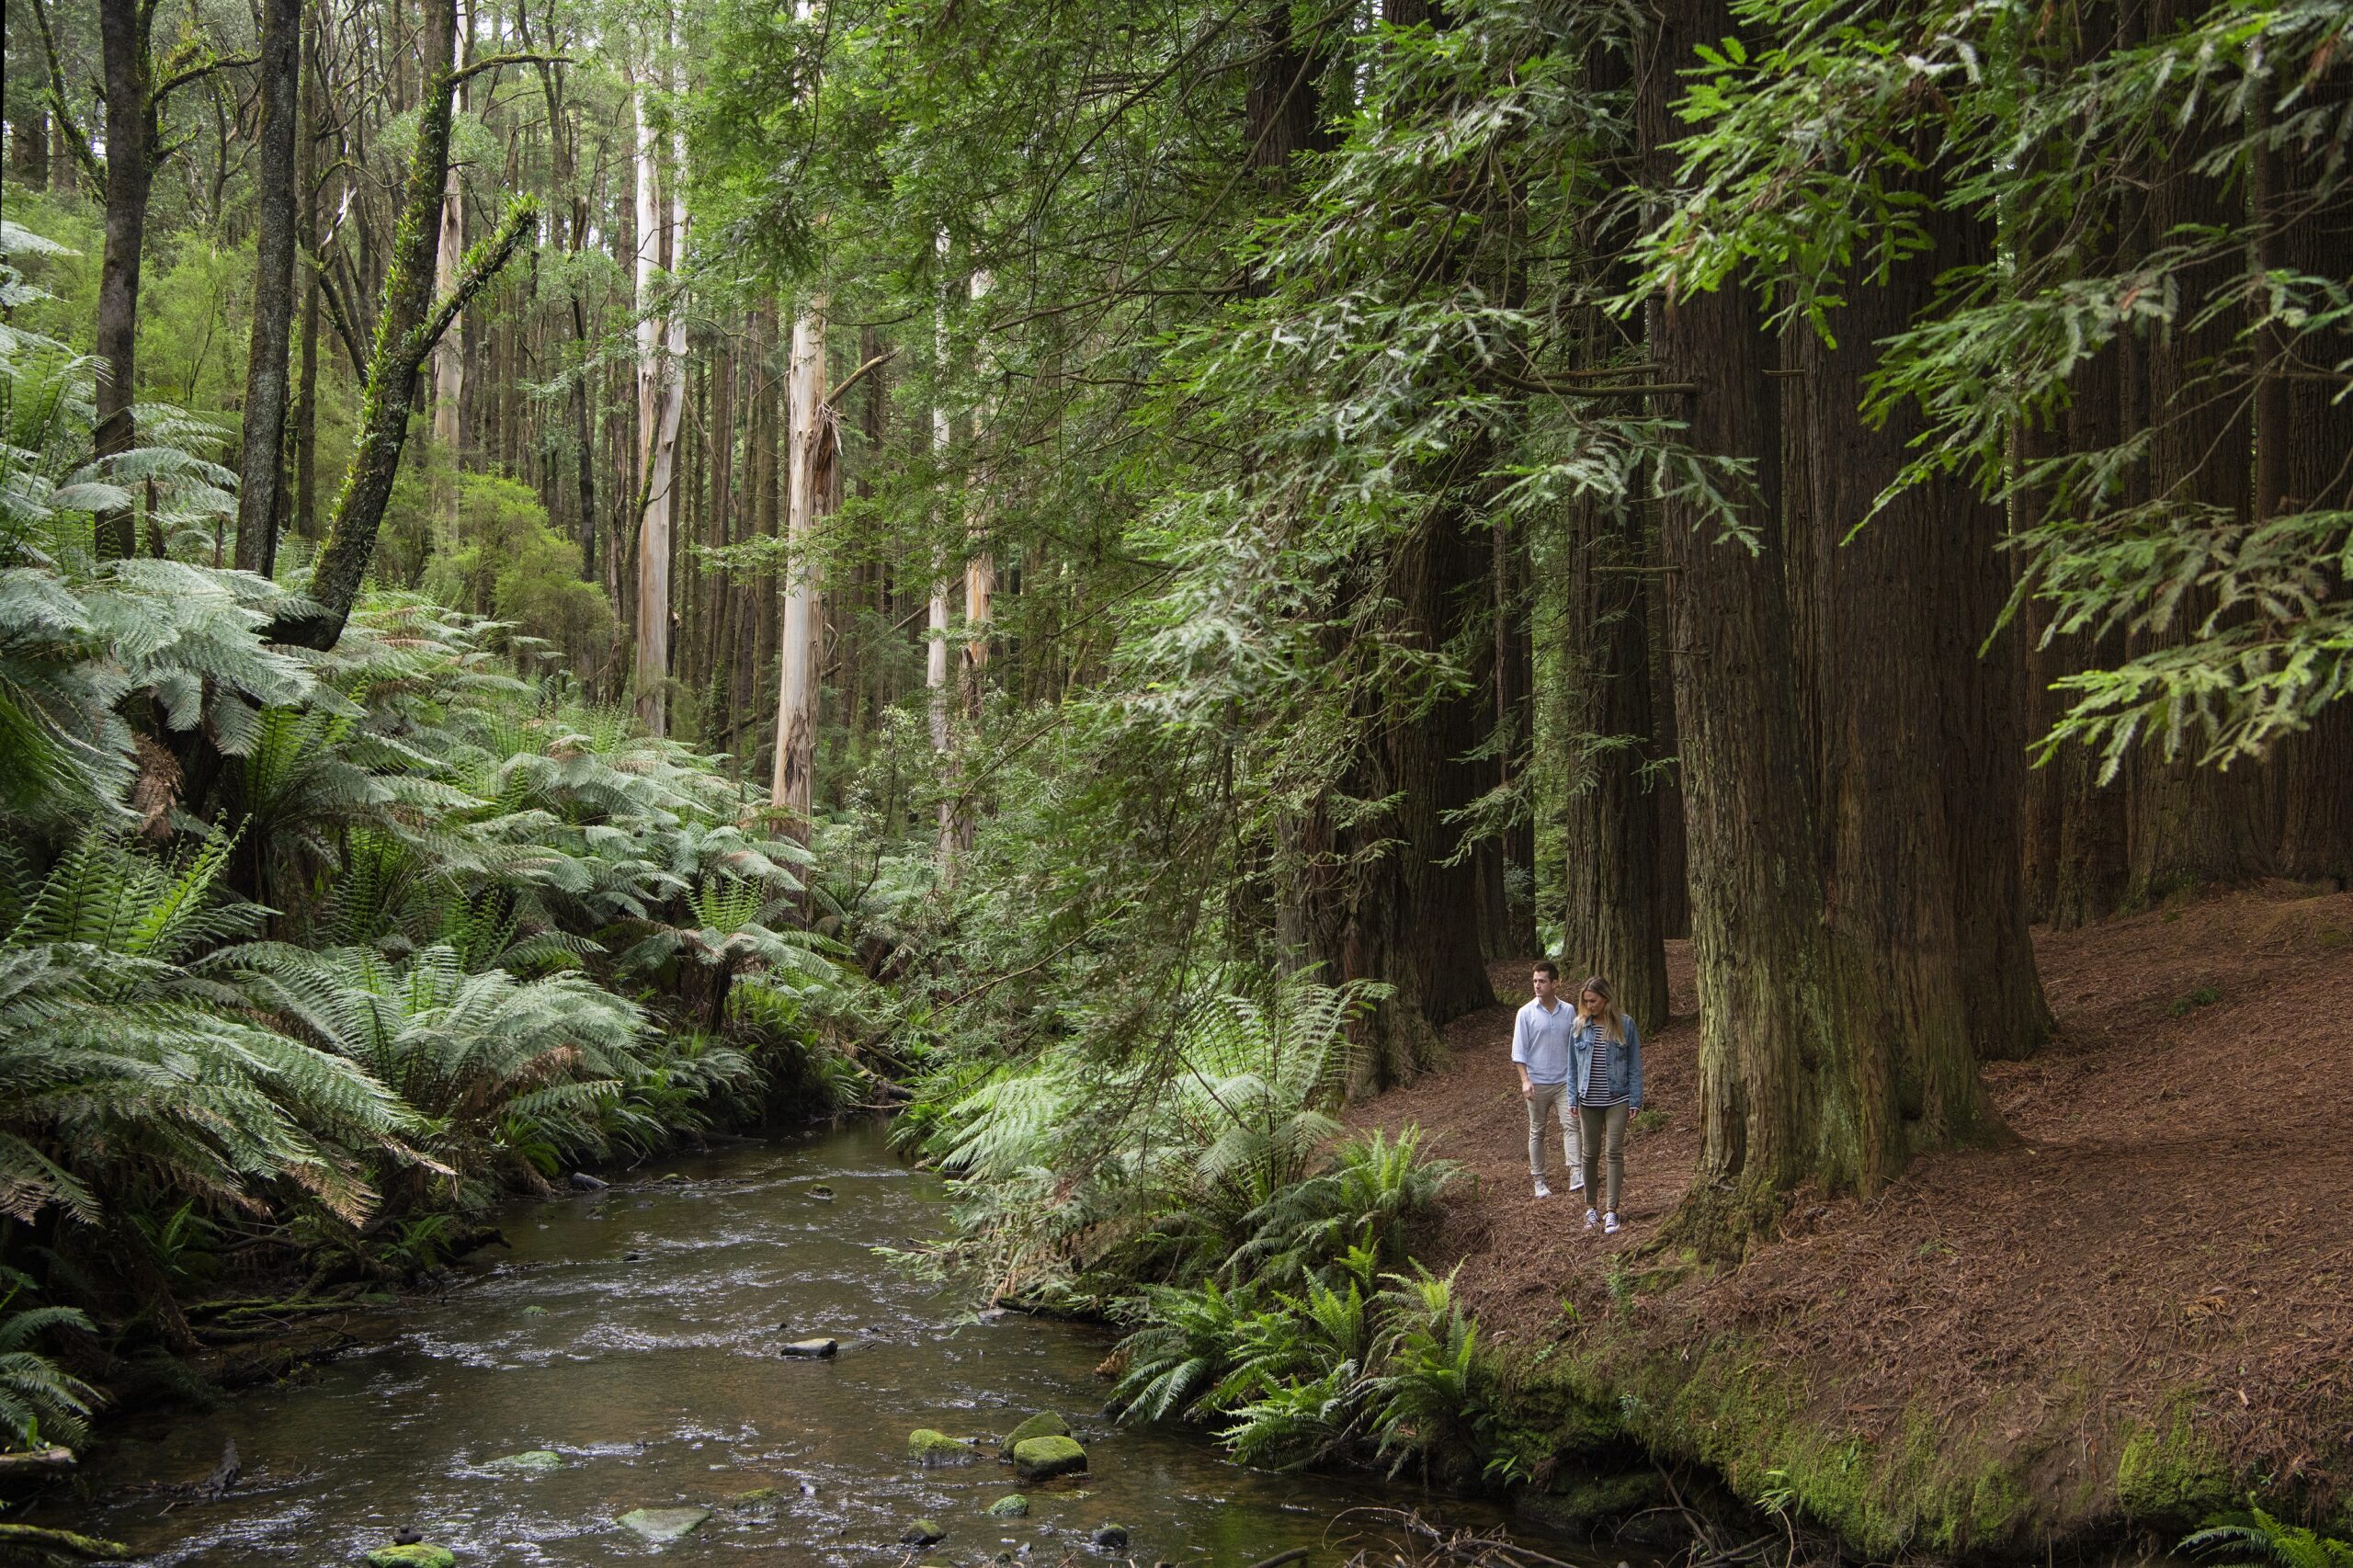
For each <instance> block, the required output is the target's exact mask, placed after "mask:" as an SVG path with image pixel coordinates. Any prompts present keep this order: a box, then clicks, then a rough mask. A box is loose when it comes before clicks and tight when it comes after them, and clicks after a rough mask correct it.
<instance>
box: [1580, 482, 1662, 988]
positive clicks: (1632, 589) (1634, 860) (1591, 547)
mask: <svg viewBox="0 0 2353 1568" xmlns="http://www.w3.org/2000/svg"><path fill="white" fill-rule="evenodd" d="M1571 517H1572V519H1573V534H1572V538H1571V541H1570V546H1569V551H1570V556H1569V569H1568V583H1569V602H1568V614H1567V617H1566V622H1567V634H1568V643H1569V645H1568V647H1567V648H1566V649H1565V650H1563V653H1564V657H1563V666H1564V669H1565V671H1566V673H1567V676H1568V679H1569V681H1570V682H1571V688H1570V694H1569V697H1570V703H1571V711H1572V712H1573V713H1574V714H1575V715H1576V720H1575V722H1574V724H1573V726H1572V728H1573V730H1574V732H1576V733H1574V735H1573V737H1572V739H1571V741H1570V744H1571V746H1572V747H1573V748H1574V754H1575V755H1574V762H1575V767H1574V774H1573V776H1572V778H1571V781H1570V785H1569V802H1568V823H1567V839H1568V858H1567V863H1566V865H1565V867H1564V868H1563V881H1564V883H1565V887H1566V893H1567V898H1566V904H1565V909H1564V916H1565V918H1564V920H1563V931H1562V938H1561V956H1562V959H1563V961H1564V962H1566V964H1567V965H1568V967H1569V968H1570V969H1571V970H1574V971H1578V974H1573V975H1566V976H1563V983H1565V984H1567V985H1570V986H1574V985H1575V984H1576V983H1577V980H1578V978H1579V977H1580V976H1581V975H1582V974H1583V973H1586V972H1591V973H1596V974H1599V975H1602V976H1603V977H1605V978H1606V979H1608V981H1609V982H1610V983H1612V984H1614V985H1615V986H1616V987H1617V988H1618V1005H1619V1007H1620V1010H1621V1011H1624V1012H1628V1013H1631V1014H1632V1015H1633V1016H1634V1021H1635V1023H1636V1024H1638V1025H1639V1026H1640V1027H1641V1028H1643V1029H1645V1030H1655V1029H1656V1028H1659V1027H1660V1026H1661V1025H1663V1024H1665V1022H1666V946H1665V932H1664V929H1663V926H1662V922H1661V919H1660V912H1659V899H1658V873H1659V864H1658V796H1657V794H1656V792H1655V791H1654V790H1653V789H1652V788H1651V782H1650V778H1649V777H1648V769H1649V765H1650V763H1651V762H1652V760H1653V756H1654V734H1653V725H1652V722H1651V669H1650V629H1649V627H1648V625H1647V623H1646V621H1645V619H1644V614H1643V609H1644V604H1643V600H1644V595H1643V575H1642V572H1641V564H1642V561H1643V537H1642V523H1641V513H1640V510H1639V509H1638V508H1637V507H1636V506H1632V505H1618V506H1610V505H1607V504H1605V503H1603V502H1602V501H1599V500H1597V499H1592V500H1580V501H1578V502H1577V503H1576V504H1575V505H1574V507H1573V508H1572V511H1571Z"/></svg>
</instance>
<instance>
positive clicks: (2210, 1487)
mask: <svg viewBox="0 0 2353 1568" xmlns="http://www.w3.org/2000/svg"><path fill="white" fill-rule="evenodd" d="M2237 1500H2238V1498H2237V1494H2236V1493H2235V1491H2234V1489H2233V1488H2232V1485H2231V1472H2230V1467H2229V1465H2228V1464H2227V1463H2226V1462H2225V1461H2224V1460H2223V1458H2222V1449H2220V1448H2218V1447H2217V1446H2216V1445H2215V1443H2214V1441H2213V1439H2212V1438H2211V1437H2207V1436H2206V1435H2205V1434H2204V1433H2202V1432H2200V1431H2199V1430H2198V1428H2197V1426H2195V1425H2194V1424H2192V1422H2191V1421H2190V1418H2189V1415H2188V1413H2187V1412H2177V1413H2176V1414H2175V1415H2174V1417H2173V1419H2172V1420H2171V1421H2170V1422H2169V1423H2167V1425H2166V1426H2165V1428H2164V1429H2163V1430H2159V1429H2158V1428H2157V1427H2154V1426H2139V1427H2136V1428H2134V1430H2133V1432H2132V1435H2131V1437H2127V1438H2126V1439H2125V1440H2124V1452H2123V1453H2122V1455H2121V1456H2120V1457H2119V1459H2118V1460H2117V1462H2116V1502H2117V1506H2118V1507H2119V1508H2120V1509H2121V1510H2122V1511H2123V1514H2124V1517H2126V1518H2128V1519H2130V1520H2131V1521H2132V1522H2133V1523H2134V1524H2138V1525H2154V1526H2159V1527H2163V1528H2172V1529H2188V1528H2192V1527H2193V1526H2195V1525H2197V1524H2198V1523H2200V1521H2201V1520H2203V1519H2205V1518H2207V1517H2210V1516H2211V1515H2213V1514H2217V1513H2221V1512H2222V1511H2224V1510H2225V1509H2228V1508H2229V1507H2230V1506H2232V1504H2234V1502H2236V1501H2237Z"/></svg>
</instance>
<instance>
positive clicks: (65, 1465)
mask: <svg viewBox="0 0 2353 1568" xmlns="http://www.w3.org/2000/svg"><path fill="white" fill-rule="evenodd" d="M73 1468H74V1450H73V1449H69V1448H67V1447H65V1446H64V1445H63V1443H59V1444H55V1445H52V1446H51V1447H50V1448H46V1449H33V1450H31V1451H30V1452H29V1453H22V1454H0V1476H8V1475H22V1474H24V1473H26V1472H27V1471H40V1470H71V1469H73Z"/></svg>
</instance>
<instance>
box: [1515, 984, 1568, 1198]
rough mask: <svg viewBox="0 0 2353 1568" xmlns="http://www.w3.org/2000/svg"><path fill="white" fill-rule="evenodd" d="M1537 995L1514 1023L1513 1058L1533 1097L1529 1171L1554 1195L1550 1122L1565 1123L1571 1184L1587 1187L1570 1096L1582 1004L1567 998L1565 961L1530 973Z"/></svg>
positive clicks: (1523, 1094) (1541, 1190) (1523, 1090)
mask: <svg viewBox="0 0 2353 1568" xmlns="http://www.w3.org/2000/svg"><path fill="white" fill-rule="evenodd" d="M1528 983H1529V989H1530V990H1532V991H1534V992H1535V993H1536V996H1535V999H1534V1000H1533V1001H1531V1002H1529V1004H1528V1006H1524V1007H1522V1008H1521V1009H1520V1010H1519V1017H1517V1018H1515V1019H1514V1020H1513V1021H1512V1026H1511V1061H1512V1065H1513V1066H1514V1067H1515V1068H1517V1069H1518V1072H1519V1097H1520V1098H1521V1099H1523V1100H1526V1101H1527V1102H1528V1174H1529V1176H1533V1177H1535V1178H1536V1196H1537V1197H1539V1198H1550V1197H1552V1187H1548V1186H1547V1185H1545V1181H1544V1123H1545V1120H1546V1119H1548V1118H1549V1119H1552V1120H1555V1121H1558V1122H1559V1123H1560V1124H1561V1155H1562V1158H1563V1160H1564V1161H1565V1162H1566V1163H1567V1165H1568V1167H1569V1190H1570V1191H1571V1192H1577V1191H1581V1190H1583V1188H1584V1187H1585V1172H1584V1168H1583V1166H1582V1165H1581V1163H1580V1162H1579V1160H1578V1158H1577V1123H1576V1113H1575V1112H1574V1110H1573V1109H1571V1108H1570V1100H1569V1042H1570V1040H1571V1039H1572V1037H1573V1036H1574V1033H1575V1030H1576V1022H1577V1015H1576V1009H1575V1008H1574V1007H1572V1006H1569V1005H1568V1004H1567V1003H1565V1002H1563V1001H1562V1000H1561V994H1560V993H1561V966H1560V965H1558V964H1556V963H1554V962H1553V961H1552V960H1551V959H1538V960H1536V968H1535V971H1534V972H1533V973H1531V974H1530V975H1529V977H1528Z"/></svg>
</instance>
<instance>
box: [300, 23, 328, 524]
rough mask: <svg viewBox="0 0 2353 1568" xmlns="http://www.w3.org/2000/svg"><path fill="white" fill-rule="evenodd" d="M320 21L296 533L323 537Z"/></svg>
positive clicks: (305, 82)
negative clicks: (320, 428)
mask: <svg viewBox="0 0 2353 1568" xmlns="http://www.w3.org/2000/svg"><path fill="white" fill-rule="evenodd" d="M320 27H321V24H320V23H319V22H318V21H316V20H313V22H312V24H311V25H310V27H309V28H306V29H304V32H303V38H302V54H303V60H302V128H301V138H300V141H299V142H298V143H297V145H298V149H299V151H300V153H301V156H300V158H299V159H298V160H297V162H298V165H299V166H300V173H299V175H298V176H297V177H298V178H299V180H300V181H301V187H302V251H303V255H302V257H301V261H300V264H299V265H300V267H301V278H302V369H301V392H300V394H299V397H300V401H299V403H298V404H297V408H298V411H299V412H298V413H297V415H296V419H295V426H294V531H295V532H296V533H298V534H300V535H301V537H302V538H304V539H306V540H315V539H317V538H318V537H319V533H320V528H319V512H318V506H319V488H318V472H319V463H318V460H319V295H320V287H319V270H318V269H319V261H320V258H319V254H318V253H319V245H320V243H321V242H320V238H319V119H320V114H319V104H320V100H321V97H322V96H323V95H322V92H321V88H320V84H319V73H320V71H321V69H322V66H321V61H322V59H323V57H324V49H323V47H322V44H321V40H320V36H319V29H320Z"/></svg>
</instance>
